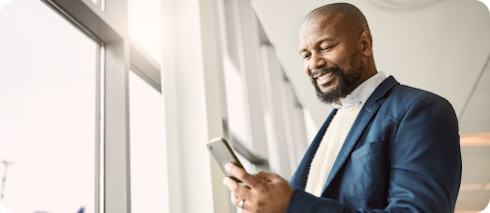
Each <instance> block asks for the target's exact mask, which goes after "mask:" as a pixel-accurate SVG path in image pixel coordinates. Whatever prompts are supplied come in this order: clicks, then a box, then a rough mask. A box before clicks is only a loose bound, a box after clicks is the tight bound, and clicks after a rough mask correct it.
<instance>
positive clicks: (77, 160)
mask: <svg viewBox="0 0 490 213" xmlns="http://www.w3.org/2000/svg"><path fill="white" fill-rule="evenodd" d="M33 35H35V36H33ZM97 50H98V48H97V44H96V42H94V41H93V40H91V39H90V38H88V37H87V36H86V35H85V34H83V33H82V32H81V31H80V30H78V29H77V28H75V27H74V26H73V25H71V24H70V23H69V22H67V21H66V20H65V19H63V18H62V17H61V16H59V15H58V14H57V13H56V12H54V11H53V10H52V9H50V8H49V7H48V6H46V5H45V4H44V3H42V2H41V1H38V0H13V1H10V2H8V3H7V4H6V5H5V6H4V7H3V8H2V10H1V13H0V102H1V103H2V104H0V118H1V119H0V147H2V148H1V149H0V161H5V162H6V163H3V164H2V166H1V167H0V175H1V176H2V177H5V176H6V179H5V182H4V184H5V185H4V188H3V187H2V190H3V196H4V197H3V201H2V203H3V205H4V207H5V208H6V209H8V210H9V211H11V212H77V211H80V210H81V209H84V212H86V213H92V212H95V202H94V201H95V171H96V169H95V165H96V156H95V150H96V128H97V124H96V122H97V121H96V113H97V107H96V98H97V97H96V75H97V69H96V67H97V65H96V64H97V61H96V60H97V54H96V52H97ZM7 162H9V163H7ZM6 164H8V167H7V168H5V165H6ZM5 171H6V173H5Z"/></svg>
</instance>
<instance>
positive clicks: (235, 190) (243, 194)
mask: <svg viewBox="0 0 490 213" xmlns="http://www.w3.org/2000/svg"><path fill="white" fill-rule="evenodd" d="M223 184H224V185H225V186H226V187H228V189H230V191H231V193H232V194H234V195H235V196H237V197H239V198H243V199H247V198H248V197H249V194H250V189H249V188H247V187H245V186H240V185H239V184H238V183H237V182H236V181H234V180H233V179H231V178H229V177H226V178H225V179H223Z"/></svg>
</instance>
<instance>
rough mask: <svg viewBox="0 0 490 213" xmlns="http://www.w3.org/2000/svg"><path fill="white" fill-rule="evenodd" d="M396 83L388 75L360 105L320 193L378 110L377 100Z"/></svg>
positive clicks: (328, 183) (342, 163)
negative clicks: (362, 104) (361, 105)
mask: <svg viewBox="0 0 490 213" xmlns="http://www.w3.org/2000/svg"><path fill="white" fill-rule="evenodd" d="M397 84H399V83H398V82H397V81H396V80H395V79H394V78H393V77H392V76H390V77H388V78H386V79H385V80H384V81H383V82H382V83H381V84H380V85H379V86H378V87H377V88H376V90H375V91H374V92H373V94H372V95H371V96H370V97H369V98H368V100H367V101H366V103H365V104H364V106H363V107H362V109H361V111H360V112H359V115H358V116H357V118H356V120H355V121H354V124H353V125H352V127H351V130H350V132H349V134H348V135H347V137H346V138H345V141H344V145H343V146H342V148H341V149H340V152H339V155H338V156H337V159H336V160H335V163H334V164H333V166H332V170H331V171H330V173H329V175H328V177H327V182H326V183H325V186H324V187H323V191H322V194H323V193H324V192H325V190H326V189H327V187H328V186H329V185H330V183H331V182H332V180H333V178H334V177H335V175H337V173H338V172H339V170H340V168H341V167H342V166H343V165H344V163H345V162H346V160H347V158H349V156H350V153H351V152H352V149H353V148H354V146H355V145H356V143H357V141H358V140H359V137H360V136H361V134H362V132H364V129H366V127H367V125H368V124H369V122H370V121H371V119H372V118H373V117H374V115H376V113H377V112H378V109H379V107H380V105H379V104H378V103H377V101H378V100H380V99H381V98H383V97H384V96H385V94H386V93H387V92H388V91H390V90H391V88H393V87H394V86H395V85H397ZM315 150H316V149H315ZM310 162H311V160H310ZM308 168H309V164H308Z"/></svg>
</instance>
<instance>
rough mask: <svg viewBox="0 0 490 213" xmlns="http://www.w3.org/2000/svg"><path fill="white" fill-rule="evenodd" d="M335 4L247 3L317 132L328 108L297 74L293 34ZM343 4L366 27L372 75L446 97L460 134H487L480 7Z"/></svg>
mask: <svg viewBox="0 0 490 213" xmlns="http://www.w3.org/2000/svg"><path fill="white" fill-rule="evenodd" d="M333 2H335V1H325V0H321V1H320V0H301V1H299V0H297V1H293V0H289V1H284V0H252V4H253V6H254V9H255V11H256V13H257V16H258V17H259V20H260V22H261V24H262V26H263V28H264V31H265V33H266V34H267V36H268V38H269V40H270V42H271V44H272V45H273V46H274V48H275V49H276V53H277V56H278V58H279V60H280V61H281V64H282V66H283V69H284V71H285V72H286V74H287V75H288V78H289V79H290V81H291V83H292V84H293V87H294V88H295V91H296V93H297V95H298V98H299V99H300V101H301V103H302V104H303V106H304V107H305V108H306V109H307V110H308V111H309V112H310V114H311V115H312V118H313V120H314V121H315V124H316V125H317V126H320V125H321V124H322V123H323V121H324V120H325V118H326V117H327V116H328V114H329V113H330V111H331V108H330V107H329V106H327V105H324V104H322V103H320V102H319V101H318V100H317V99H316V95H315V92H314V89H313V86H312V85H311V83H310V81H309V80H308V77H307V76H306V74H305V73H304V72H303V62H302V59H301V57H300V55H299V54H298V50H299V42H298V31H299V28H300V26H301V23H302V21H303V18H304V16H305V15H306V14H307V13H308V12H309V11H311V10H313V9H315V8H317V7H319V6H322V5H325V4H328V3H333ZM345 2H348V3H351V4H354V5H356V6H357V7H359V9H361V11H363V13H364V14H365V16H366V18H367V20H368V22H369V25H370V28H371V32H372V35H373V46H374V50H373V51H374V57H375V62H376V66H377V69H378V71H383V72H384V73H385V74H386V75H393V76H394V77H395V78H396V79H397V80H398V81H399V82H400V83H402V84H406V85H409V86H413V87H417V88H421V89H424V90H428V91H431V92H433V93H436V94H438V95H440V96H442V97H444V98H446V99H448V100H449V102H451V104H452V105H453V107H454V109H455V111H456V114H457V115H458V118H459V120H460V121H461V125H462V127H463V126H464V128H462V129H461V133H474V132H482V131H486V132H490V103H489V100H490V92H489V91H490V88H489V85H490V73H489V72H490V71H485V72H484V70H485V66H486V64H487V59H488V58H489V55H490V14H489V10H488V9H487V7H486V6H485V5H484V4H483V3H481V2H479V1H476V0H440V1H434V2H433V3H431V4H428V5H426V6H424V7H417V8H415V9H393V8H392V9H388V8H386V7H381V6H380V5H379V4H377V3H376V2H380V0H376V1H367V0H348V1H345ZM399 2H403V1H399ZM488 69H490V68H488ZM488 69H486V70H488ZM483 78H484V79H483ZM482 100H486V101H482ZM482 102H484V103H482ZM478 109H480V110H479V111H478V112H475V110H478ZM469 111H471V112H469ZM462 118H463V119H462ZM475 119H476V120H478V124H479V125H476V124H474V121H475ZM465 122H466V123H468V125H465V124H464V123H465ZM484 124H486V125H484ZM481 125H484V126H481Z"/></svg>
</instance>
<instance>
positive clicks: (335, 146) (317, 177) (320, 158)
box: [306, 104, 363, 197]
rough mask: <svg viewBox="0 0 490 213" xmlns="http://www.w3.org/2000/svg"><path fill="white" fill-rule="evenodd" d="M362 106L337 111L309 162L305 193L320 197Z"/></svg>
mask: <svg viewBox="0 0 490 213" xmlns="http://www.w3.org/2000/svg"><path fill="white" fill-rule="evenodd" d="M362 106H363V104H357V105H354V106H352V107H348V108H342V109H339V110H337V113H336V114H335V116H334V117H333V119H332V121H331V122H330V125H329V126H328V128H327V132H326V133H325V135H324V136H323V139H322V142H321V143H320V146H319V147H318V149H317V151H316V153H315V157H313V160H312V161H311V165H310V172H309V174H308V180H307V181H306V191H307V192H309V193H311V194H313V195H315V196H317V197H320V196H321V193H322V191H323V187H324V185H325V182H326V181H327V177H328V174H329V173H330V170H331V169H332V166H333V164H334V162H335V159H336V158H337V155H338V154H339V152H340V149H341V148H342V145H343V144H344V141H345V138H346V137H347V134H348V133H349V131H350V129H351V127H352V124H354V121H355V120H356V118H357V115H358V114H359V112H360V111H361V109H362Z"/></svg>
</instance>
